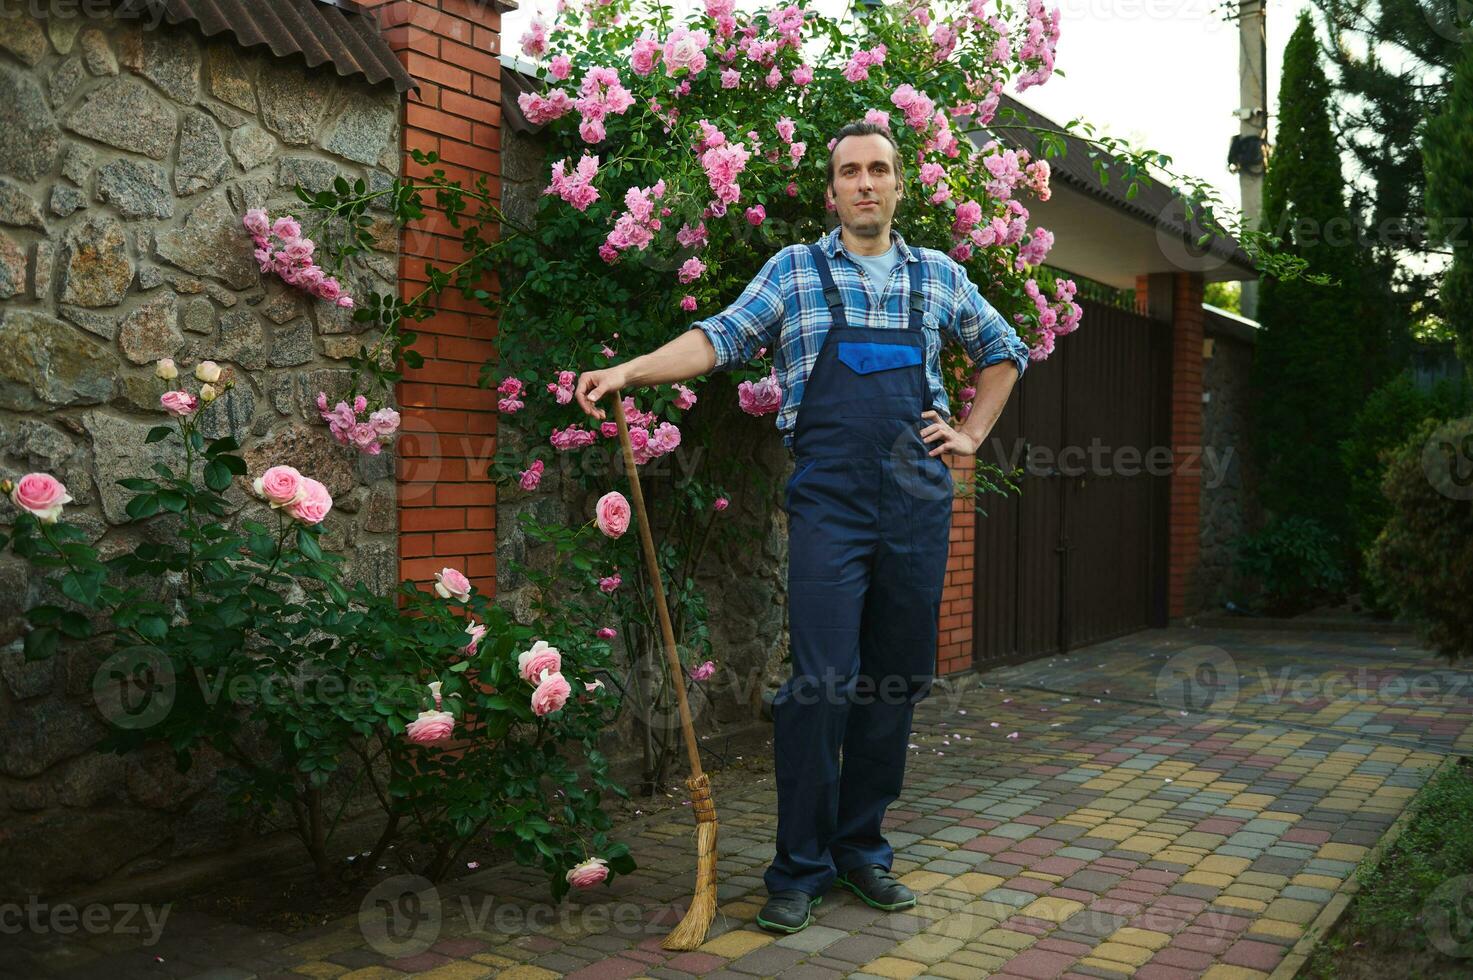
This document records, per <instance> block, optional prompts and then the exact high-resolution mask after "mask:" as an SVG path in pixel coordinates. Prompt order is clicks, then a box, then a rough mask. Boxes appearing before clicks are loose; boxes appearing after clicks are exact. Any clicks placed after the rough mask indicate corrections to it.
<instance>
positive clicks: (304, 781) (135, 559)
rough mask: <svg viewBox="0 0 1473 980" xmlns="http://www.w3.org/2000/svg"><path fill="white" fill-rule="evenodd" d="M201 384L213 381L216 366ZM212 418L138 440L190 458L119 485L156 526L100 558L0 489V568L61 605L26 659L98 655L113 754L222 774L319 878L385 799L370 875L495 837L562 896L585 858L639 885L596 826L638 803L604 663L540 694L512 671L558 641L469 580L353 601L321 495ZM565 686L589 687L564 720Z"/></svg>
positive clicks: (8, 487) (565, 663)
mask: <svg viewBox="0 0 1473 980" xmlns="http://www.w3.org/2000/svg"><path fill="white" fill-rule="evenodd" d="M173 370H174V366H173V365H172V364H170V365H167V366H166V367H165V369H164V370H162V371H160V372H159V373H160V375H161V376H169V377H166V380H169V379H171V378H172V377H177V371H175V372H174V373H173V374H172V375H170V372H171V371H173ZM196 377H199V378H204V377H210V378H212V381H213V382H214V383H219V382H221V380H222V379H221V375H220V373H219V369H218V368H215V367H214V366H213V365H210V364H208V362H206V364H204V365H201V367H200V369H198V370H197V371H196ZM225 383H226V384H227V385H228V382H225ZM200 404H201V399H200V398H199V396H198V395H195V394H193V393H190V392H188V391H182V390H181V391H171V392H166V393H164V394H163V395H162V396H161V398H160V409H161V411H164V412H167V413H168V414H169V415H170V416H172V417H173V422H172V423H171V424H166V425H159V426H156V427H154V428H153V429H152V430H150V432H149V433H148V436H147V440H148V442H150V443H158V442H167V444H168V445H169V446H172V447H174V448H175V449H176V450H177V451H178V459H177V461H176V462H173V463H162V462H161V463H158V464H156V465H155V466H154V468H153V472H152V473H150V474H146V475H139V476H136V477H131V478H128V479H125V480H122V481H120V482H121V484H122V485H123V486H124V487H125V488H126V489H127V490H129V491H130V492H131V494H132V496H131V499H129V501H128V503H127V513H128V515H129V516H130V517H131V518H132V519H133V522H134V523H135V524H139V525H142V526H141V528H140V530H141V533H140V534H138V535H134V536H132V538H131V540H134V541H137V542H138V543H136V544H134V545H132V546H131V547H123V548H119V547H118V546H116V545H106V546H104V547H100V546H99V545H97V544H93V543H91V542H89V540H88V538H87V535H86V533H85V532H84V530H83V529H82V528H81V527H79V526H76V525H73V524H70V523H68V522H67V521H66V520H65V519H64V517H65V515H64V507H65V505H66V504H68V503H69V502H70V501H71V496H70V495H69V494H68V492H67V489H66V487H65V486H64V485H62V483H61V482H60V481H58V480H56V479H55V478H54V477H52V476H51V475H49V474H45V473H30V474H25V475H23V476H20V478H19V479H16V480H14V481H13V482H12V481H10V480H6V481H3V484H0V488H3V491H4V492H5V494H6V495H7V496H8V497H9V499H10V501H11V502H12V503H13V504H14V506H15V508H16V510H15V511H14V512H12V513H11V514H8V515H6V517H7V523H9V525H10V527H9V529H8V530H7V531H5V532H3V533H0V548H3V547H9V548H10V549H11V550H12V551H13V552H14V553H15V554H16V555H18V556H19V557H21V558H24V559H26V560H27V561H29V562H30V563H31V564H32V565H33V566H34V567H35V568H36V569H37V571H38V572H39V573H40V576H39V577H40V580H41V582H42V583H43V584H44V585H43V587H44V588H45V590H46V592H47V594H46V596H45V598H44V600H43V601H42V602H40V603H39V604H37V605H35V606H33V607H32V608H31V609H30V610H29V611H28V614H27V615H28V620H29V627H30V628H29V631H28V632H27V634H26V636H25V641H24V651H25V656H26V657H27V658H28V659H33V660H34V659H43V658H47V657H51V656H53V655H55V654H56V653H57V651H58V649H60V648H63V647H66V648H68V652H69V653H70V654H71V655H73V656H95V657H96V659H97V661H98V667H97V672H96V675H95V681H94V685H93V691H94V695H95V697H96V703H97V708H98V710H99V711H100V713H101V714H102V715H103V717H104V719H105V720H106V721H108V722H110V723H111V726H110V731H109V734H108V736H107V738H106V740H105V742H104V743H103V745H102V748H104V749H106V750H112V751H117V752H129V751H134V750H139V749H143V748H145V747H151V746H155V745H158V744H161V743H162V744H164V745H167V746H168V747H169V748H170V749H171V750H172V751H173V753H174V755H175V758H176V761H177V763H178V765H179V767H180V769H181V770H185V769H188V768H190V767H191V766H193V765H197V764H206V763H207V764H208V765H211V766H214V767H218V769H219V771H220V773H221V776H222V779H223V781H224V785H225V786H226V788H227V795H228V799H229V802H230V803H231V805H232V806H233V807H234V808H235V809H236V810H237V812H239V813H240V814H242V815H247V816H249V817H251V818H252V819H253V820H254V821H255V822H256V823H257V825H258V826H259V827H260V828H262V829H273V828H277V827H285V828H288V829H290V830H291V831H292V832H294V833H295V834H296V835H297V836H298V837H299V838H300V840H301V841H302V843H303V845H304V846H305V848H306V849H307V852H308V854H309V855H310V857H311V859H312V861H313V862H314V864H315V866H316V868H317V870H318V872H319V873H320V874H322V875H324V876H325V875H329V874H332V873H334V872H335V871H336V870H337V869H340V868H343V867H345V865H343V864H339V863H337V861H336V860H335V859H334V856H333V854H334V848H333V834H334V831H335V830H336V829H337V828H338V826H339V824H340V821H341V819H342V818H343V816H344V814H345V813H346V812H348V811H349V809H350V808H353V807H358V808H360V809H361V808H362V807H363V806H365V805H367V806H368V807H369V808H370V812H371V808H372V805H373V802H375V801H376V802H377V804H378V805H379V806H380V807H381V809H382V811H383V826H382V831H381V833H380V836H379V839H378V843H377V846H376V847H374V848H373V850H372V852H371V853H370V854H369V856H368V859H367V860H365V861H361V862H358V863H357V864H355V865H354V867H357V868H360V869H372V868H374V867H375V866H376V863H377V862H378V861H379V860H381V859H382V858H384V856H385V854H386V853H387V849H388V845H389V844H390V843H392V842H394V841H396V840H402V841H405V842H406V844H412V845H413V846H403V847H398V848H396V849H395V850H394V851H393V854H394V855H395V856H396V857H398V858H400V859H401V860H404V861H406V862H407V864H406V870H410V871H413V872H414V873H419V874H425V875H428V876H430V877H432V878H438V877H440V876H442V875H444V874H445V872H446V871H448V870H449V868H450V867H451V865H452V863H453V862H454V861H455V860H456V859H457V857H458V856H459V855H460V854H461V853H462V851H463V850H464V848H465V847H466V846H467V845H468V844H470V842H471V841H472V840H474V839H477V838H478V837H479V836H480V835H482V834H483V833H484V834H486V835H488V836H489V839H490V841H491V842H492V843H493V844H496V845H501V846H504V847H505V848H506V849H507V850H508V851H510V852H511V853H512V854H513V855H514V856H515V858H516V859H517V860H518V861H520V862H522V863H524V864H527V865H532V866H541V867H542V868H544V869H545V870H546V872H547V874H548V880H549V883H550V885H551V887H552V890H553V894H554V896H555V897H560V896H561V895H562V894H563V893H564V892H565V891H566V890H567V889H568V888H569V887H570V886H580V887H586V886H587V885H588V884H591V883H593V876H592V875H590V874H588V873H587V872H586V870H585V871H582V872H579V873H578V874H576V875H572V877H571V878H570V877H569V876H570V874H572V872H573V871H574V870H576V869H579V868H585V869H586V867H587V864H588V861H589V860H590V859H592V858H595V857H596V858H598V859H600V860H601V861H603V865H601V866H605V865H606V866H607V868H608V869H609V874H610V876H612V875H617V874H620V873H627V872H628V871H630V870H632V869H633V867H634V862H633V860H632V859H631V858H630V856H629V854H628V850H627V848H626V847H624V846H623V845H621V844H617V843H614V842H613V841H611V840H610V839H609V838H608V835H607V831H608V829H609V828H610V819H609V817H608V816H607V814H605V813H604V812H603V810H602V808H601V800H602V798H603V795H604V794H605V793H615V794H619V795H624V790H623V789H622V788H621V787H619V786H617V785H616V784H614V783H613V782H612V781H610V780H609V778H608V767H607V763H606V761H605V760H604V758H603V756H602V755H601V754H600V753H599V752H598V749H597V745H598V736H599V733H600V732H601V730H602V729H603V728H604V726H605V725H606V723H607V719H608V716H609V712H610V703H609V699H608V697H607V695H605V694H602V693H600V691H599V689H598V687H597V684H596V682H595V681H594V674H595V671H598V670H600V669H602V668H603V666H604V657H605V655H606V653H607V649H608V648H607V645H606V644H604V643H603V642H601V641H596V640H589V641H583V640H580V638H579V637H576V636H574V637H572V638H570V640H567V641H563V642H564V650H563V651H561V652H557V660H556V662H555V663H554V664H552V667H553V670H552V671H551V672H549V671H547V670H543V671H542V676H541V677H540V678H537V681H538V683H537V684H536V685H535V687H534V686H533V685H529V684H528V683H527V682H526V681H525V680H524V679H523V678H522V676H521V675H520V666H521V663H522V661H523V656H524V655H525V654H523V655H522V656H519V654H518V651H525V650H526V648H528V647H531V648H532V649H533V650H534V651H538V656H539V657H540V656H541V651H544V650H546V649H548V647H547V643H546V641H545V640H540V641H537V642H536V643H534V642H533V640H534V639H535V638H534V637H532V636H531V635H530V631H529V630H528V629H526V628H524V627H521V626H519V625H517V624H516V623H514V622H512V621H510V620H509V619H508V617H507V616H506V615H505V613H504V612H503V611H502V610H500V609H499V608H497V607H494V606H489V605H488V604H487V602H486V600H485V597H484V596H482V595H480V594H479V593H478V592H476V591H475V589H474V587H473V586H472V584H471V583H470V581H469V580H468V579H467V578H466V577H465V576H464V574H463V573H462V572H460V571H459V570H458V569H453V568H447V569H445V570H443V571H442V572H441V573H440V574H439V575H438V576H437V579H438V581H437V582H436V583H435V588H434V589H432V588H429V587H427V586H426V585H424V584H421V583H414V582H405V583H403V584H402V585H401V587H400V588H399V589H398V591H397V592H396V593H394V594H391V595H379V594H376V593H374V592H372V591H371V590H370V589H368V588H367V587H366V586H364V585H363V584H362V583H352V584H350V583H347V582H346V581H344V577H343V574H342V568H341V565H342V559H341V557H340V556H338V555H335V554H332V553H331V552H329V551H327V550H325V549H324V548H323V547H322V543H321V538H322V535H323V527H322V525H323V522H324V521H325V520H328V519H330V517H331V514H332V507H333V501H332V497H331V494H330V493H329V492H328V490H327V488H326V487H325V486H324V485H323V484H322V483H320V482H319V481H317V480H315V479H313V478H312V477H311V476H310V475H306V474H303V473H301V472H300V471H298V470H297V469H296V468H295V467H294V466H292V465H290V463H287V462H282V463H279V464H277V465H274V466H271V467H269V468H267V469H265V470H264V471H262V472H261V473H259V474H249V473H248V472H247V469H246V463H245V460H244V459H243V458H242V456H240V455H238V452H237V449H238V447H237V446H236V444H235V442H234V441H233V440H231V439H215V440H207V439H205V438H204V436H203V435H202V434H201V432H200V431H199V429H198V428H197V427H196V425H195V413H196V411H197V410H198V407H199V405H200ZM104 549H105V551H106V553H107V557H104ZM437 590H443V591H437ZM555 652H556V651H555ZM545 660H546V658H545V657H542V661H543V662H544V665H545ZM572 683H578V684H579V685H580V689H585V688H584V687H583V685H589V684H592V685H594V688H595V689H594V690H593V691H592V692H588V693H587V694H586V695H585V696H584V697H581V698H578V699H571V698H570V697H569V694H570V691H571V684H572ZM426 692H428V693H426ZM574 758H576V759H578V760H580V766H579V768H575V766H574V764H573V759H574ZM580 768H581V769H582V770H584V771H582V772H580V771H579V769H580ZM590 850H591V851H592V852H593V853H592V854H590ZM410 855H413V857H410ZM339 860H340V859H339ZM599 880H604V879H599Z"/></svg>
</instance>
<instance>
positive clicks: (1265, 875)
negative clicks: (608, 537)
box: [0, 628, 1473, 980]
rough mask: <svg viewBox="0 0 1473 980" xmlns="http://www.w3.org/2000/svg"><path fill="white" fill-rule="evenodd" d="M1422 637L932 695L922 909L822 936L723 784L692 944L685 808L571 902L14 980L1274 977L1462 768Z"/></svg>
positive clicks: (1271, 650)
mask: <svg viewBox="0 0 1473 980" xmlns="http://www.w3.org/2000/svg"><path fill="white" fill-rule="evenodd" d="M1408 642H1409V641H1408V640H1407V639H1406V638H1402V637H1398V636H1396V635H1394V634H1371V633H1364V634H1362V633H1350V632H1339V631H1336V632H1289V631H1281V632H1266V631H1252V630H1242V629H1220V630H1200V629H1185V628H1172V629H1165V630H1153V631H1147V632H1143V633H1137V634H1134V635H1132V636H1128V637H1124V638H1121V639H1118V640H1114V641H1111V642H1108V643H1103V644H1098V645H1095V646H1092V647H1088V648H1085V649H1082V650H1079V651H1076V652H1075V653H1073V654H1072V655H1069V656H1059V657H1053V658H1046V659H1043V660H1037V661H1033V662H1030V663H1027V664H1022V665H1018V666H1012V667H1006V668H1000V669H996V670H992V671H989V672H987V673H985V674H983V675H981V676H980V678H978V679H977V681H978V683H977V684H976V685H975V686H973V687H971V688H969V689H967V690H964V691H962V690H958V689H956V688H953V687H949V686H945V685H943V686H940V687H938V688H937V690H936V691H935V692H934V693H933V694H932V696H931V697H930V698H929V699H928V700H927V701H926V702H924V703H923V705H922V706H921V709H920V710H918V712H917V716H916V732H915V734H914V735H913V737H912V745H913V750H912V755H911V760H910V763H909V765H908V769H907V780H906V788H905V792H904V794H903V795H902V797H901V798H900V800H898V801H897V802H896V804H895V805H894V806H893V807H892V808H891V810H890V812H889V815H888V818H887V826H888V828H889V829H888V836H889V839H890V841H891V843H892V844H893V845H894V846H895V850H896V861H895V870H896V871H897V872H899V873H901V874H902V875H903V878H902V880H903V881H905V882H906V884H908V885H909V886H910V887H911V888H913V889H915V891H916V892H917V893H918V894H919V896H920V903H919V904H918V906H917V907H916V908H914V909H912V910H910V911H908V912H903V913H882V912H877V911H875V910H873V909H870V908H868V907H867V906H865V905H864V904H863V903H861V902H860V901H859V900H858V899H857V898H856V897H855V896H853V895H851V894H849V893H847V892H844V891H842V890H839V889H835V890H833V891H831V892H830V893H829V894H828V895H827V896H826V897H825V899H824V901H823V903H822V904H821V905H820V906H819V907H818V908H817V909H816V910H815V924H814V925H812V926H810V927H809V928H807V929H806V930H804V931H802V932H800V933H797V934H795V935H792V936H778V935H774V934H772V933H768V932H766V931H763V930H761V929H759V928H758V927H757V926H756V924H755V921H754V917H755V914H756V912H757V909H758V908H759V907H760V905H761V903H762V901H763V900H764V898H765V891H764V889H763V886H762V871H763V869H764V868H765V867H766V865H767V862H768V861H769V859H770V858H771V855H772V840H773V833H774V829H775V823H776V795H775V792H774V790H773V789H772V786H771V782H770V780H768V781H766V782H759V783H757V784H755V785H753V786H751V787H750V788H748V789H746V790H743V791H742V792H740V793H733V792H730V791H728V792H723V789H722V786H721V784H720V781H719V779H718V780H717V781H716V782H715V796H716V802H717V812H718V815H719V818H720V853H721V855H722V858H721V862H720V869H721V886H720V891H719V899H720V901H721V906H720V914H719V915H718V917H717V921H716V923H715V926H714V927H713V929H712V930H711V933H710V937H709V939H708V941H707V942H706V943H705V945H704V946H702V947H701V949H699V950H697V951H695V952H688V953H671V952H668V951H666V950H663V949H661V948H660V945H659V943H660V939H661V938H662V937H663V936H664V935H665V933H666V932H667V931H668V930H669V927H670V926H671V925H672V924H673V923H674V922H675V921H678V918H679V913H680V911H681V909H682V908H683V903H684V900H685V899H686V898H687V897H688V891H689V888H690V878H691V872H692V867H693V850H692V846H691V822H690V817H689V813H688V811H687V812H681V811H676V812H674V813H668V812H667V813H665V814H663V815H659V816H651V817H646V818H644V819H643V821H642V822H641V821H636V822H634V823H632V824H628V825H626V826H624V827H621V828H620V834H619V836H620V837H621V839H624V840H627V841H628V842H629V843H630V846H631V847H632V849H633V851H634V854H635V857H636V859H637V860H638V862H639V865H640V870H639V871H638V872H637V873H636V874H635V875H632V876H628V877H625V878H622V879H620V880H619V881H618V882H617V883H616V884H615V886H614V887H611V888H597V889H594V890H592V891H590V892H579V893H576V894H575V895H573V896H570V898H569V900H567V901H566V902H565V903H563V905H561V906H557V907H554V906H552V905H550V904H549V903H548V902H547V898H548V895H547V889H546V884H545V882H544V881H543V880H542V878H541V876H540V875H538V874H534V873H531V872H529V871H527V870H525V869H520V868H517V867H515V866H503V867H498V868H494V869H485V870H482V871H480V872H479V873H477V874H476V875H474V876H472V877H469V878H464V879H460V880H459V881H457V882H455V883H454V884H453V885H450V886H446V887H444V888H441V889H439V890H438V891H435V892H433V893H431V894H429V895H428V896H427V899H426V900H425V901H422V902H421V903H420V905H419V906H417V909H416V911H417V914H416V915H414V916H411V917H409V918H408V919H405V920H392V921H391V920H388V919H386V918H385V915H386V913H383V912H381V911H374V912H372V913H370V914H367V915H364V916H359V915H352V916H347V917H344V918H343V919H341V920H338V921H336V922H332V923H329V924H327V925H326V926H323V927H321V928H318V929H314V930H312V931H309V932H300V933H295V934H292V935H283V934H279V933H268V932H260V931H255V930H251V929H247V928H244V927H241V926H236V925H233V924H230V923H225V922H220V921H217V920H210V919H207V918H204V917H200V916H189V917H186V916H183V915H181V916H179V917H177V918H175V919H172V920H170V922H169V923H168V927H167V929H166V930H165V933H164V936H163V938H162V940H161V941H160V942H158V943H157V944H156V945H154V946H151V947H148V948H136V943H137V939H136V938H125V937H121V936H117V935H105V936H98V937H90V938H86V937H83V938H77V937H68V938H67V940H66V941H61V939H60V938H59V937H48V938H46V939H45V940H43V941H38V940H36V939H35V937H31V941H30V942H29V943H28V944H27V946H26V948H27V949H28V950H30V951H31V956H32V958H31V959H29V960H27V959H26V957H25V956H22V957H21V958H20V959H19V960H16V959H13V958H7V960H6V962H5V963H4V964H3V965H0V971H3V970H4V969H6V968H7V967H8V968H10V969H17V968H20V967H22V966H23V973H24V975H28V976H37V975H65V976H78V977H80V976H96V977H105V978H107V980H127V978H131V977H135V976H137V977H144V976H147V977H192V976H202V977H211V978H217V980H224V978H248V977H293V978H300V977H302V976H309V977H341V978H344V980H371V978H387V977H400V976H405V975H416V976H418V977H423V978H435V980H441V978H444V980H450V978H472V977H489V976H499V977H508V978H544V977H547V978H550V977H557V976H564V975H565V976H568V977H574V978H578V980H596V978H621V977H641V976H649V977H662V978H663V977H670V978H684V977H689V976H702V977H708V978H715V980H736V978H743V980H750V978H752V977H758V976H779V975H780V976H782V977H784V978H789V977H791V978H796V980H819V978H828V977H840V976H852V977H892V978H909V977H949V978H973V977H987V976H993V977H999V978H1005V980H1006V978H1045V977H1066V978H1080V977H1094V978H1105V980H1109V978H1116V977H1129V976H1134V977H1139V978H1142V980H1158V978H1177V977H1183V978H1185V977H1198V976H1200V977H1206V978H1209V980H1236V978H1242V980H1247V978H1260V977H1266V976H1268V975H1269V974H1270V973H1271V972H1272V971H1273V970H1274V968H1275V967H1276V966H1277V965H1279V964H1280V963H1281V961H1283V959H1284V957H1285V954H1286V953H1287V951H1288V950H1289V949H1290V948H1291V947H1292V946H1293V945H1294V943H1295V942H1296V941H1297V940H1298V939H1299V938H1300V936H1301V935H1302V934H1303V933H1304V930H1305V928H1306V926H1307V925H1308V924H1309V923H1311V922H1312V921H1313V920H1314V919H1315V917H1316V916H1317V915H1318V914H1319V913H1320V911H1321V909H1323V908H1324V907H1325V906H1326V905H1327V903H1329V901H1330V899H1331V897H1332V896H1333V895H1334V893H1335V891H1336V889H1338V888H1339V887H1340V886H1341V884H1342V882H1344V881H1345V880H1346V878H1347V877H1348V876H1350V875H1351V873H1352V872H1353V870H1354V869H1355V867H1356V864H1357V862H1358V861H1360V860H1361V858H1362V857H1363V856H1364V855H1365V854H1366V853H1367V851H1368V850H1369V849H1370V848H1371V847H1372V846H1373V845H1374V844H1375V843H1376V842H1377V840H1378V839H1380V837H1381V836H1382V835H1383V834H1384V833H1385V831H1386V830H1387V828H1388V827H1389V826H1390V825H1391V823H1392V822H1393V821H1394V820H1395V819H1396V818H1397V816H1398V815H1399V814H1401V813H1402V811H1403V810H1404V809H1405V807H1406V805H1407V803H1408V801H1409V800H1410V799H1411V797H1412V796H1413V794H1415V792H1416V791H1417V789H1418V788H1419V787H1420V786H1421V785H1422V784H1423V783H1424V782H1425V781H1426V779H1427V777H1428V776H1429V775H1430V773H1431V770H1432V768H1433V767H1434V766H1435V765H1437V764H1438V763H1439V762H1441V761H1442V760H1443V759H1444V758H1445V757H1446V756H1448V755H1449V754H1460V753H1464V752H1467V751H1468V750H1469V749H1470V748H1473V699H1470V698H1469V686H1470V683H1473V672H1470V671H1469V670H1464V669H1452V668H1448V667H1446V666H1445V665H1444V663H1443V661H1441V660H1439V659H1438V658H1436V657H1434V656H1433V655H1432V654H1430V653H1428V652H1426V651H1424V650H1420V649H1418V648H1416V647H1415V646H1411V645H1408ZM430 940H433V942H432V943H430ZM411 941H412V942H413V943H414V945H413V946H410V947H409V948H407V949H406V947H405V946H404V945H396V944H401V943H408V942H411ZM427 943H430V944H429V945H428V948H423V947H425V945H426V944H427Z"/></svg>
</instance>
